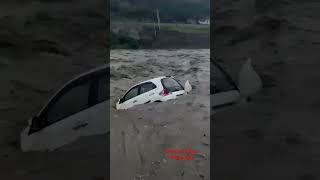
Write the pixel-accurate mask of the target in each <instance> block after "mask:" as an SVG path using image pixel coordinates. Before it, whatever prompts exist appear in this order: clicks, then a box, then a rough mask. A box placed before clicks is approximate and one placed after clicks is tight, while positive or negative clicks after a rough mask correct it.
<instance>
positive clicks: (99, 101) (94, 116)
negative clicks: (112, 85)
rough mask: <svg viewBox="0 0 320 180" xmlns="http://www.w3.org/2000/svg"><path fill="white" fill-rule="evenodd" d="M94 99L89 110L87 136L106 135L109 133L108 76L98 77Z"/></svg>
mask: <svg viewBox="0 0 320 180" xmlns="http://www.w3.org/2000/svg"><path fill="white" fill-rule="evenodd" d="M93 94H94V95H93V97H94V101H93V104H92V107H91V108H89V109H88V110H89V119H90V123H89V125H88V128H87V129H86V130H87V135H91V134H104V133H107V132H108V131H109V121H108V117H109V115H108V114H107V112H109V111H107V109H109V108H108V107H107V104H108V105H109V103H107V97H108V94H109V88H108V76H107V74H102V75H100V76H97V78H96V79H95V80H94V85H93Z"/></svg>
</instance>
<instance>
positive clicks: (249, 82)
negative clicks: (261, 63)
mask: <svg viewBox="0 0 320 180" xmlns="http://www.w3.org/2000/svg"><path fill="white" fill-rule="evenodd" d="M238 88H239V90H240V95H241V96H242V97H249V96H252V95H254V94H256V93H257V92H258V91H260V90H261V89H262V81H261V78H260V76H259V75H258V73H257V72H256V71H255V70H254V69H253V67H252V64H251V59H248V60H247V61H246V62H245V63H244V64H243V65H242V67H241V69H240V72H239V79H238Z"/></svg>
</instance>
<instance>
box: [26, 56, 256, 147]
mask: <svg viewBox="0 0 320 180" xmlns="http://www.w3.org/2000/svg"><path fill="white" fill-rule="evenodd" d="M211 62H213V63H212V64H211V72H210V73H211V75H213V80H214V81H213V82H211V85H212V86H211V88H210V90H211V92H210V94H211V95H212V96H211V99H210V100H211V101H210V102H211V106H213V107H219V106H223V105H228V104H233V103H235V102H237V101H239V99H241V98H242V97H248V96H250V95H253V94H254V93H256V92H257V91H258V90H260V89H261V88H262V83H261V79H260V77H259V76H258V74H257V73H256V72H255V71H254V70H253V68H252V66H251V61H250V60H248V61H247V62H246V63H245V64H244V65H243V66H242V68H241V70H240V73H239V82H238V85H236V84H235V83H234V81H233V80H232V79H231V77H230V76H229V75H228V73H227V72H226V71H225V70H224V69H223V68H221V66H219V64H217V63H216V62H215V61H211ZM109 72H110V71H109V67H108V66H102V67H100V68H97V69H94V70H92V71H89V72H87V73H84V74H82V75H80V76H78V77H76V78H74V79H72V80H71V81H69V82H68V83H66V85H64V86H63V87H62V88H61V89H60V90H59V91H58V92H57V93H56V94H55V95H54V96H53V97H52V98H51V99H50V100H49V102H48V103H47V104H46V105H45V106H44V107H43V108H42V109H41V111H40V112H39V113H38V114H36V115H35V116H34V117H32V118H31V119H29V120H28V126H27V127H26V128H25V129H24V130H23V131H22V133H21V136H20V146H21V149H22V150H23V151H52V150H55V149H57V148H59V147H61V146H63V145H67V144H70V143H72V142H74V141H76V140H77V139H78V138H79V137H82V136H90V135H99V134H105V133H108V131H109V121H108V117H107V115H108V113H107V110H109V108H108V106H107V104H108V105H109V103H107V100H108V97H109V86H108V78H109ZM191 89H192V87H191V85H190V84H189V81H186V83H185V85H184V86H182V85H181V84H180V83H179V81H177V80H176V79H174V78H173V77H169V76H162V77H158V78H154V79H150V80H147V81H144V82H141V83H139V84H136V85H134V86H133V87H131V88H130V89H129V90H128V91H127V92H126V93H125V95H124V96H123V97H122V98H120V99H119V100H118V102H117V105H116V108H117V109H128V108H130V107H132V106H134V105H138V104H146V103H151V102H156V101H167V100H169V99H175V98H177V97H178V96H180V95H183V94H186V93H188V92H189V91H191Z"/></svg>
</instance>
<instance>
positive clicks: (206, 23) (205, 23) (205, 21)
mask: <svg viewBox="0 0 320 180" xmlns="http://www.w3.org/2000/svg"><path fill="white" fill-rule="evenodd" d="M198 24H203V25H210V18H209V19H200V20H198Z"/></svg>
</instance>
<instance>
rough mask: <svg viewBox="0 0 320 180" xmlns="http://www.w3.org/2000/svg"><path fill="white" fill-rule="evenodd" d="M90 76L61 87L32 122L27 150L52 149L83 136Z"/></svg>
mask: <svg viewBox="0 0 320 180" xmlns="http://www.w3.org/2000/svg"><path fill="white" fill-rule="evenodd" d="M92 87H93V81H92V79H88V78H85V79H82V80H80V79H79V80H77V81H75V82H72V83H70V84H69V85H67V86H65V87H64V88H63V89H62V90H61V91H60V92H59V93H58V94H57V95H56V96H55V97H54V98H53V99H52V100H51V101H50V102H49V103H48V105H47V106H46V108H45V109H44V110H43V111H42V112H41V113H40V115H39V117H37V118H35V119H34V120H33V122H32V125H31V128H30V131H29V136H28V141H29V142H28V143H29V146H30V149H31V150H54V149H56V148H58V147H61V146H63V145H65V144H69V143H71V142H73V141H75V140H76V139H77V138H78V137H80V136H83V135H86V134H87V132H86V127H87V126H88V125H89V123H90V122H89V121H90V116H89V115H90V113H89V112H90V111H92V109H91V108H95V107H94V106H90V103H91V102H92V95H91V94H92V93H91V91H92V89H93V88H92Z"/></svg>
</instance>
